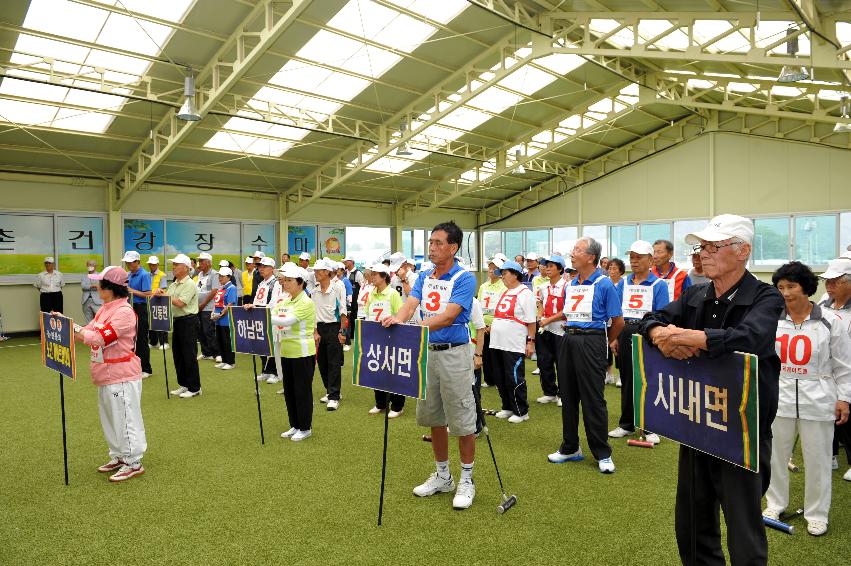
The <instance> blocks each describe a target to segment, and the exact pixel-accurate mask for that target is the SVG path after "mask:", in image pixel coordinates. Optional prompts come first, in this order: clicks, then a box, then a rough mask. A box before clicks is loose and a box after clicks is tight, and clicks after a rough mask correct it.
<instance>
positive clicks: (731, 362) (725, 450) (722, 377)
mask: <svg viewBox="0 0 851 566" xmlns="http://www.w3.org/2000/svg"><path fill="white" fill-rule="evenodd" d="M757 362H758V359H757V356H755V355H753V354H744V353H740V352H736V353H733V354H729V355H727V356H722V357H718V358H712V359H709V358H707V357H706V356H700V357H697V358H691V359H688V360H675V359H673V358H666V357H665V356H663V355H662V353H661V352H660V351H659V349H658V348H656V347H654V346H652V345H651V344H649V343H648V342H646V341H645V340H644V338H643V337H642V336H640V335H637V334H634V335H633V336H632V367H633V401H634V406H635V416H634V421H635V423H634V424H635V426H636V427H637V428H640V429H644V430H646V431H650V432H655V433H656V434H659V435H661V436H664V437H666V438H670V439H671V440H673V441H675V442H679V443H680V444H685V445H686V446H689V447H691V448H694V449H695V450H700V451H701V452H705V453H707V454H710V455H712V456H715V457H716V458H720V459H722V460H725V461H727V462H730V463H731V464H735V465H737V466H741V467H742V468H745V469H747V470H750V471H752V472H759V393H758V388H757V382H758V369H757V368H758V365H757Z"/></svg>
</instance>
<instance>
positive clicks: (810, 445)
mask: <svg viewBox="0 0 851 566" xmlns="http://www.w3.org/2000/svg"><path fill="white" fill-rule="evenodd" d="M771 432H772V433H773V434H774V439H773V440H772V444H771V485H769V486H768V492H767V493H766V495H765V496H766V499H767V500H768V504H769V505H770V506H772V507H779V508H781V509H786V507H788V505H789V469H788V468H787V467H786V464H787V462H788V461H789V457H790V456H791V455H792V449H793V447H794V446H795V436H796V435H800V437H801V451H802V452H803V454H804V518H805V519H806V520H807V521H821V522H823V523H827V516H828V513H829V512H830V496H831V493H830V488H831V476H830V463H831V454H832V453H833V448H832V443H833V421H809V420H804V419H794V418H791V417H776V418H775V419H774V424H772V425H771Z"/></svg>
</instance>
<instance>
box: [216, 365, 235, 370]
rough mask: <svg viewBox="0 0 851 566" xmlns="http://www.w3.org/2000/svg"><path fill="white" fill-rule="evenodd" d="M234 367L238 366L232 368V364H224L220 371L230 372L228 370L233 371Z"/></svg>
mask: <svg viewBox="0 0 851 566" xmlns="http://www.w3.org/2000/svg"><path fill="white" fill-rule="evenodd" d="M234 367H236V366H232V365H230V364H222V367H220V368H219V369H224V370H228V369H233V368H234Z"/></svg>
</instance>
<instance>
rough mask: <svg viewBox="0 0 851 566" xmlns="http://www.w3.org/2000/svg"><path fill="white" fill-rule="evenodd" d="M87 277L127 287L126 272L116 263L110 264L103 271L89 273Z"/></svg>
mask: <svg viewBox="0 0 851 566" xmlns="http://www.w3.org/2000/svg"><path fill="white" fill-rule="evenodd" d="M89 279H93V280H94V281H109V282H110V283H115V284H116V285H123V286H124V287H127V279H128V276H127V272H126V271H124V270H123V269H122V268H120V267H118V266H116V265H110V266H108V267H107V268H106V269H104V270H103V271H101V272H100V273H97V274H93V275H89Z"/></svg>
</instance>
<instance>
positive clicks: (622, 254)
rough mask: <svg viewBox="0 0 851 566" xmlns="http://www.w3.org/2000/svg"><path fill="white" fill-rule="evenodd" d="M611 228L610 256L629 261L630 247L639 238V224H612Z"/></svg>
mask: <svg viewBox="0 0 851 566" xmlns="http://www.w3.org/2000/svg"><path fill="white" fill-rule="evenodd" d="M609 230H610V236H609V243H610V246H609V248H610V249H609V257H619V258H621V259H622V260H624V261H625V262H626V261H629V247H630V246H631V245H632V243H633V242H634V241H636V240H637V239H638V226H636V225H635V224H633V225H631V226H612V227H611V228H610V229H609Z"/></svg>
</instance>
